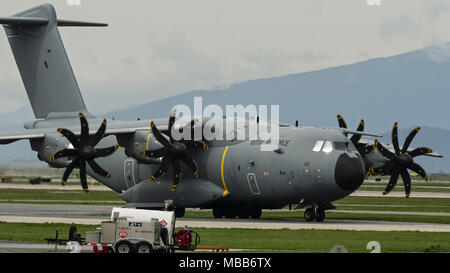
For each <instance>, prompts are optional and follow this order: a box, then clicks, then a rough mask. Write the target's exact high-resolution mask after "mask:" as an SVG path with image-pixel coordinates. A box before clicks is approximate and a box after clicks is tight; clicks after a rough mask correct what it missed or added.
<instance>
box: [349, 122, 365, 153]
mask: <svg viewBox="0 0 450 273" xmlns="http://www.w3.org/2000/svg"><path fill="white" fill-rule="evenodd" d="M356 131H359V132H363V131H364V119H361V121H360V122H359V125H358V128H357V129H356ZM361 137H362V135H353V136H352V137H351V138H350V141H351V142H352V143H353V144H354V145H355V146H357V144H358V142H359V140H360V139H361Z"/></svg>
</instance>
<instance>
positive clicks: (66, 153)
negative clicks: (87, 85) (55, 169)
mask: <svg viewBox="0 0 450 273" xmlns="http://www.w3.org/2000/svg"><path fill="white" fill-rule="evenodd" d="M79 153H80V152H79V151H78V150H74V149H64V150H61V151H59V152H57V153H55V154H54V155H53V156H52V157H50V161H55V160H56V159H58V158H61V157H69V156H78V154H79Z"/></svg>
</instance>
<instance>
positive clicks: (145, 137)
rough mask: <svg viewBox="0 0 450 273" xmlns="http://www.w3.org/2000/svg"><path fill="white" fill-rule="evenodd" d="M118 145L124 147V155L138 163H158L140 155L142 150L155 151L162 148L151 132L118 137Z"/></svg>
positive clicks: (145, 131) (143, 131)
mask: <svg viewBox="0 0 450 273" xmlns="http://www.w3.org/2000/svg"><path fill="white" fill-rule="evenodd" d="M117 140H118V142H119V145H120V146H122V147H125V154H126V155H127V156H129V157H133V158H135V159H136V160H137V162H138V163H142V164H154V163H159V161H158V160H157V159H153V158H150V157H148V156H146V155H145V154H143V153H142V151H143V150H150V151H151V150H156V149H159V148H162V147H163V146H162V145H161V143H159V142H158V141H157V140H156V139H155V137H154V136H153V133H152V131H151V130H139V131H136V132H135V133H134V134H132V135H125V136H118V137H117Z"/></svg>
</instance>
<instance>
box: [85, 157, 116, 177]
mask: <svg viewBox="0 0 450 273" xmlns="http://www.w3.org/2000/svg"><path fill="white" fill-rule="evenodd" d="M87 163H88V164H89V166H91V168H92V170H93V171H94V172H95V173H97V174H98V175H101V176H103V177H111V174H110V173H109V172H107V171H105V170H104V169H103V168H102V167H100V166H99V165H98V164H97V162H95V160H93V159H92V160H88V161H87Z"/></svg>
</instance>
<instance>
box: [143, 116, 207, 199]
mask: <svg viewBox="0 0 450 273" xmlns="http://www.w3.org/2000/svg"><path fill="white" fill-rule="evenodd" d="M175 115H176V110H174V111H173V112H172V113H171V114H170V117H169V126H168V136H169V139H167V138H166V137H164V136H163V134H162V133H161V132H160V131H159V129H158V128H157V127H156V125H155V123H154V122H153V121H151V124H150V125H151V129H152V132H153V135H154V136H155V138H156V140H157V141H158V142H159V143H161V144H162V145H163V147H162V148H159V149H156V150H142V151H141V153H143V154H145V155H147V156H149V157H151V158H160V157H162V160H161V166H160V167H159V168H158V169H157V170H156V171H155V173H154V174H153V175H152V176H151V177H150V180H155V179H157V178H158V177H160V176H161V175H162V174H164V173H165V172H166V171H167V170H168V169H169V166H172V170H173V185H172V191H175V190H176V189H177V186H178V182H179V181H180V179H181V175H182V172H181V165H180V161H181V162H183V163H184V164H186V165H187V166H188V167H189V168H190V169H191V170H192V172H193V173H194V177H195V178H198V177H199V175H198V166H197V163H196V162H195V160H194V159H193V158H192V157H191V156H189V154H188V147H191V146H198V145H202V147H203V149H204V150H207V149H208V146H207V145H206V144H205V143H204V142H203V141H196V140H185V139H181V140H179V141H177V140H175V139H174V138H173V137H172V127H173V124H174V123H175ZM194 125H195V124H194V122H191V123H190V124H188V126H190V128H191V130H192V129H193V126H194ZM186 129H188V128H187V126H185V127H184V128H183V130H186ZM191 135H192V134H191Z"/></svg>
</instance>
